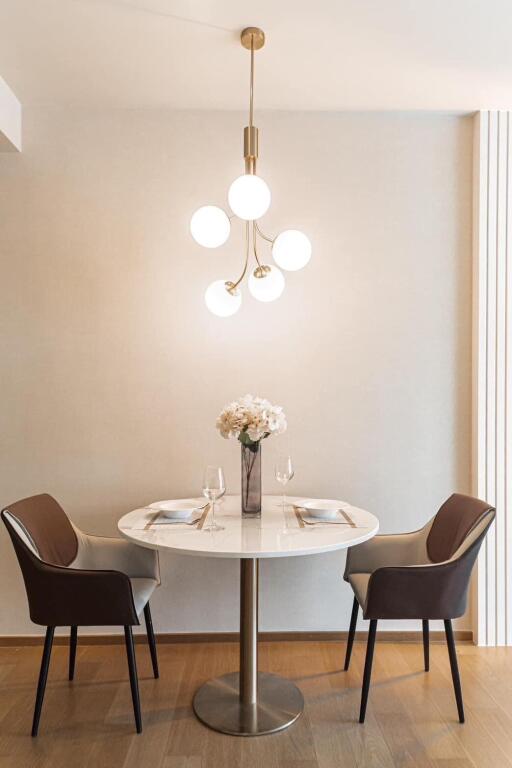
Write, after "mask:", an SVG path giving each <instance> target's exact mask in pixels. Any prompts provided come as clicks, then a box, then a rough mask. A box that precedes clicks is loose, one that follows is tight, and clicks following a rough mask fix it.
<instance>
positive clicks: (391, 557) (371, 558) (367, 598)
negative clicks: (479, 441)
mask: <svg viewBox="0 0 512 768" xmlns="http://www.w3.org/2000/svg"><path fill="white" fill-rule="evenodd" d="M494 516H495V509H494V507H493V506H492V505H491V504H488V503H487V502H485V501H480V500H479V499H475V498H472V497H471V496H464V495H462V494H459V493H454V494H453V495H452V496H450V497H449V499H447V501H445V502H444V504H443V505H442V506H441V508H440V509H439V511H438V512H437V514H436V515H435V517H433V518H432V519H431V520H430V521H429V522H428V523H427V524H426V525H425V526H424V527H423V528H422V529H421V530H419V531H415V532H413V533H404V534H395V535H383V536H375V537H374V538H373V539H370V540H369V541H366V542H364V543H363V544H359V545H358V546H356V547H352V548H351V549H349V551H348V554H347V562H346V567H345V573H344V576H343V578H344V579H345V581H348V582H349V584H350V586H351V587H352V590H353V592H354V603H353V607H352V616H351V619H350V629H349V636H348V642H347V650H346V656H345V670H347V669H348V668H349V664H350V657H351V653H352V646H353V643H354V636H355V631H356V623H357V615H358V611H359V607H361V609H362V611H363V618H365V619H369V620H370V629H369V633H368V642H367V648H366V660H365V666H364V675H363V689H362V695H361V709H360V714H359V722H360V723H364V719H365V715H366V705H367V702H368V692H369V689H370V679H371V672H372V662H373V653H374V648H375V639H376V633H377V622H378V620H379V619H421V620H422V625H423V648H424V661H425V670H426V671H428V668H429V620H430V619H442V620H443V621H444V626H445V633H446V641H447V645H448V653H449V658H450V667H451V672H452V680H453V686H454V691H455V698H456V702H457V710H458V714H459V720H460V722H461V723H463V722H464V705H463V701H462V690H461V684H460V676H459V670H458V664H457V653H456V650H455V640H454V636H453V628H452V619H455V618H458V617H459V616H462V615H463V614H464V612H465V610H466V603H467V593H468V587H469V580H470V576H471V571H472V569H473V565H474V563H475V560H476V557H477V555H478V551H479V549H480V546H481V544H482V541H483V540H484V538H485V536H486V534H487V531H488V530H489V527H490V525H491V523H492V521H493V520H494Z"/></svg>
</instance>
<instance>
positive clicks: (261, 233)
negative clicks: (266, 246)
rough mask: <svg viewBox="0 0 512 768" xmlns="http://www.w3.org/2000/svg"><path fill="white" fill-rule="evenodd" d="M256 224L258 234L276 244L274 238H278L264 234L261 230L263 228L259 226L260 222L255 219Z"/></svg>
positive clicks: (268, 241)
mask: <svg viewBox="0 0 512 768" xmlns="http://www.w3.org/2000/svg"><path fill="white" fill-rule="evenodd" d="M254 226H255V228H256V232H257V233H258V235H259V236H260V237H262V238H263V240H266V241H267V243H272V244H274V240H275V239H276V238H275V237H268V236H267V235H265V234H264V233H263V232H262V231H261V229H260V228H259V226H258V222H257V221H255V222H254Z"/></svg>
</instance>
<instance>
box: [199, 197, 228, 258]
mask: <svg viewBox="0 0 512 768" xmlns="http://www.w3.org/2000/svg"><path fill="white" fill-rule="evenodd" d="M230 230H231V225H230V223H229V218H228V216H227V214H226V213H225V211H223V210H222V208H217V206H216V205H203V207H202V208H198V209H197V211H196V212H195V213H194V215H193V216H192V218H191V220H190V233H191V235H192V237H193V238H194V240H195V241H196V243H199V245H203V246H204V247H205V248H218V247H219V245H222V244H223V243H225V242H226V240H227V239H228V237H229V233H230Z"/></svg>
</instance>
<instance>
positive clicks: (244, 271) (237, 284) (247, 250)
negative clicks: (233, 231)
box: [226, 221, 249, 293]
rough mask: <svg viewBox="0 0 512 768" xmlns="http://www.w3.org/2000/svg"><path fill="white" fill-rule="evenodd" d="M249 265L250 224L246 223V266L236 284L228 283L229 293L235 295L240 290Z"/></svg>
mask: <svg viewBox="0 0 512 768" xmlns="http://www.w3.org/2000/svg"><path fill="white" fill-rule="evenodd" d="M248 265H249V222H248V221H246V223H245V264H244V268H243V271H242V274H241V275H240V277H239V278H238V280H237V281H236V283H232V282H227V283H226V288H227V290H228V291H229V293H234V292H235V291H236V289H237V288H238V286H239V285H240V283H241V282H242V280H243V279H244V277H245V273H246V272H247V267H248Z"/></svg>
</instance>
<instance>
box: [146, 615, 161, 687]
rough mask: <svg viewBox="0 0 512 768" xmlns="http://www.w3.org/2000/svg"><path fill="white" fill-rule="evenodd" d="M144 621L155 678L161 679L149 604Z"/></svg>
mask: <svg viewBox="0 0 512 768" xmlns="http://www.w3.org/2000/svg"><path fill="white" fill-rule="evenodd" d="M144 620H145V622H146V634H147V636H148V644H149V652H150V654H151V664H152V665H153V676H154V677H155V678H157V677H159V676H160V675H159V672H158V658H157V655H156V640H155V633H154V631H153V620H152V619H151V609H150V607H149V603H146V605H145V606H144Z"/></svg>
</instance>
